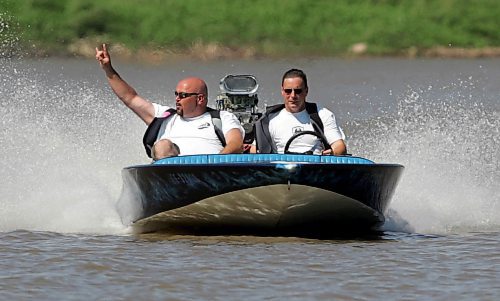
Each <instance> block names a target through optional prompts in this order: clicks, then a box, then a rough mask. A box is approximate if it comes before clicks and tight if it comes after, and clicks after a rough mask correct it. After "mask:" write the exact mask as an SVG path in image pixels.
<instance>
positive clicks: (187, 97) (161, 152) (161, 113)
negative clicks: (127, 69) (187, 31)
mask: <svg viewBox="0 0 500 301" xmlns="http://www.w3.org/2000/svg"><path fill="white" fill-rule="evenodd" d="M96 59H97V60H98V61H99V64H100V66H101V67H102V69H103V70H104V72H105V73H106V77H107V78H108V83H109V85H110V86H111V88H112V89H113V92H115V94H116V96H118V98H120V100H121V101H122V102H123V103H124V104H125V105H126V106H127V107H129V108H130V109H131V110H132V111H133V112H134V113H135V114H137V116H139V117H140V118H141V119H142V120H143V121H144V122H145V123H146V124H147V125H148V126H150V125H151V124H152V123H153V122H154V120H155V118H160V117H166V118H162V122H161V125H160V127H159V132H158V134H157V137H156V141H155V142H154V144H153V145H152V146H151V157H152V158H153V160H158V159H161V158H165V157H172V156H178V155H196V154H216V153H220V154H230V153H241V152H242V150H243V137H244V133H245V132H244V130H243V127H242V126H241V124H240V122H239V121H238V119H237V118H236V116H234V115H233V114H232V113H229V112H226V111H220V120H221V123H222V129H221V130H222V133H223V135H224V140H225V146H224V145H223V142H222V141H221V139H220V138H219V137H218V136H217V133H216V128H215V126H214V124H213V122H212V115H211V114H210V113H209V112H208V110H209V109H208V108H207V103H208V89H207V85H206V83H205V81H203V80H202V79H200V78H197V77H188V78H185V79H183V80H181V81H179V83H178V84H177V87H176V88H175V113H174V114H171V113H169V112H171V111H173V110H172V108H170V107H168V106H162V105H159V104H157V103H152V102H150V101H148V100H146V99H144V98H142V97H141V96H139V95H138V94H137V92H136V91H135V90H134V88H132V87H131V86H130V85H129V84H128V83H127V82H125V81H124V80H123V79H122V78H121V77H120V75H119V74H118V73H117V72H116V71H115V69H114V68H113V67H112V65H111V58H110V55H109V53H108V51H107V49H106V45H105V44H103V45H102V49H99V48H96ZM155 134H156V133H155Z"/></svg>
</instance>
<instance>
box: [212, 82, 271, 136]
mask: <svg viewBox="0 0 500 301" xmlns="http://www.w3.org/2000/svg"><path fill="white" fill-rule="evenodd" d="M219 87H220V94H219V95H217V109H218V110H224V111H229V112H231V113H233V114H234V115H235V116H236V117H237V118H238V120H239V121H240V123H241V125H242V126H243V128H244V129H245V138H244V141H243V143H245V144H251V143H252V142H253V140H254V136H255V134H254V131H253V124H254V123H255V121H257V119H259V117H260V116H262V113H259V112H258V108H257V104H258V102H259V99H258V97H257V90H258V89H259V84H258V83H257V79H256V78H255V76H253V75H226V76H225V77H223V78H222V79H221V80H220V85H219Z"/></svg>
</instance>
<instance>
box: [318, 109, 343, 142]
mask: <svg viewBox="0 0 500 301" xmlns="http://www.w3.org/2000/svg"><path fill="white" fill-rule="evenodd" d="M318 115H319V117H320V118H321V121H322V122H323V127H324V134H325V137H326V140H328V143H330V144H332V143H333V142H335V141H337V140H340V139H342V140H345V134H344V131H342V129H341V128H340V127H339V126H338V125H337V121H336V120H335V115H334V114H333V112H332V111H330V110H328V109H326V108H320V109H319V110H318Z"/></svg>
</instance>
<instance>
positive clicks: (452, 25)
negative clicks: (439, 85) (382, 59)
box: [0, 0, 500, 55]
mask: <svg viewBox="0 0 500 301" xmlns="http://www.w3.org/2000/svg"><path fill="white" fill-rule="evenodd" d="M0 9H1V11H6V12H7V13H9V14H11V15H12V16H13V17H14V18H15V19H16V20H17V22H18V23H19V25H20V27H21V28H23V29H24V30H23V31H24V33H23V38H24V39H25V40H27V41H30V42H32V43H36V44H38V45H39V46H40V47H42V48H47V49H58V48H61V46H62V47H63V48H65V47H66V46H67V45H69V44H71V43H74V42H75V41H77V40H78V39H82V38H86V39H93V40H99V39H101V40H105V41H106V42H116V43H118V42H119V43H123V44H125V45H126V46H128V47H129V48H131V49H138V48H141V47H165V48H173V49H185V48H189V47H190V46H191V45H193V43H196V42H198V43H202V44H209V43H217V44H220V45H224V46H227V47H232V48H245V47H253V48H255V49H256V50H257V52H258V53H261V54H263V55H272V54H291V55H294V54H301V53H307V54H318V55H337V54H343V53H346V52H347V51H348V49H349V47H350V46H352V45H353V44H355V43H359V42H362V43H366V44H367V45H368V52H369V53H372V54H394V53H398V52H400V51H404V50H406V49H409V48H412V47H415V48H417V49H427V48H430V47H433V46H448V45H453V46H455V47H485V46H500V31H499V30H498V29H499V28H500V21H499V20H500V18H498V16H499V15H500V2H498V1H497V0H464V1H461V0H414V1H410V0H408V1H405V0H335V1H329V0H314V1H312V0H311V1H309V0H183V1H178V0H128V1H122V0H107V1H98V0H0Z"/></svg>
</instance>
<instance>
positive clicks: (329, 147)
mask: <svg viewBox="0 0 500 301" xmlns="http://www.w3.org/2000/svg"><path fill="white" fill-rule="evenodd" d="M302 135H313V136H316V137H318V139H319V141H321V143H322V144H323V148H324V149H325V150H328V149H332V147H331V146H330V144H328V141H326V138H325V137H324V136H322V135H320V134H318V133H316V132H314V131H302V132H297V133H295V134H293V136H292V137H290V139H288V141H287V142H286V145H285V154H294V153H293V152H290V151H288V148H290V144H292V141H293V140H295V139H296V138H297V137H300V136H302ZM308 153H312V152H311V151H308V152H305V154H308Z"/></svg>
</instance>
